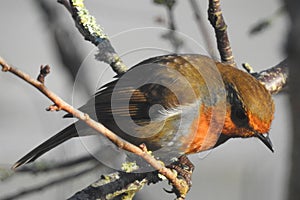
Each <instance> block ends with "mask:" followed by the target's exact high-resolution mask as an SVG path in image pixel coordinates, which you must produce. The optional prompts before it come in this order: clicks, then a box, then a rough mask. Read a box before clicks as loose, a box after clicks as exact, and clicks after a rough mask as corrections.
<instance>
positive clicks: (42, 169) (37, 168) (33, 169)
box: [15, 155, 97, 174]
mask: <svg viewBox="0 0 300 200" xmlns="http://www.w3.org/2000/svg"><path fill="white" fill-rule="evenodd" d="M91 161H95V162H96V161H97V160H95V158H94V157H93V156H91V155H85V156H82V157H80V158H76V159H73V160H68V161H65V162H62V163H56V164H50V163H48V164H46V163H45V164H42V165H40V164H36V165H35V164H34V165H32V166H23V167H21V168H20V169H17V170H16V171H15V172H16V173H33V174H37V173H46V172H52V171H55V170H61V169H66V168H70V167H74V166H77V165H80V164H83V163H87V162H91Z"/></svg>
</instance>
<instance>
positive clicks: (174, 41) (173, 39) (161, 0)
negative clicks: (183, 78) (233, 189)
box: [154, 0, 184, 53]
mask: <svg viewBox="0 0 300 200" xmlns="http://www.w3.org/2000/svg"><path fill="white" fill-rule="evenodd" d="M154 3H156V4H158V5H162V6H164V7H165V8H166V9H167V14H168V29H169V30H168V31H167V32H166V33H164V34H163V35H162V38H163V39H165V40H168V41H169V42H170V43H171V45H172V46H173V49H174V52H175V53H178V52H179V49H180V48H181V47H182V46H183V44H184V42H183V40H182V39H181V38H180V37H179V36H178V34H177V32H176V22H175V17H174V7H175V5H176V0H154Z"/></svg>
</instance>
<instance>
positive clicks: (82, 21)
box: [58, 0, 128, 74]
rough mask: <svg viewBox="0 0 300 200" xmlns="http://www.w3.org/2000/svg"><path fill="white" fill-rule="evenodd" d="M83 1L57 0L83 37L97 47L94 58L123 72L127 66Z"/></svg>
mask: <svg viewBox="0 0 300 200" xmlns="http://www.w3.org/2000/svg"><path fill="white" fill-rule="evenodd" d="M83 1H84V0H70V1H67V0H58V2H59V3H61V4H63V5H64V6H65V7H66V8H67V10H68V11H69V12H70V13H71V15H72V17H73V19H74V22H75V24H76V27H77V29H78V30H79V32H80V33H81V34H82V35H83V37H84V39H86V40H88V41H90V42H92V43H93V44H94V45H95V46H97V47H98V49H99V53H98V54H97V55H96V59H98V60H99V61H103V62H105V63H107V64H109V65H110V66H111V68H112V69H113V70H114V71H115V72H116V73H117V74H123V73H125V72H126V71H127V69H128V67H127V66H126V65H125V64H124V63H123V61H122V59H121V58H120V56H119V55H118V54H117V53H116V51H115V49H114V48H113V46H112V45H111V43H110V40H109V38H108V36H107V35H106V34H105V33H104V31H103V29H102V28H101V27H100V26H99V25H98V24H97V23H96V19H95V18H94V17H93V16H91V15H90V14H89V11H88V10H87V9H86V8H85V6H84V3H83Z"/></svg>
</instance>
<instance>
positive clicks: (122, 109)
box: [13, 54, 274, 168]
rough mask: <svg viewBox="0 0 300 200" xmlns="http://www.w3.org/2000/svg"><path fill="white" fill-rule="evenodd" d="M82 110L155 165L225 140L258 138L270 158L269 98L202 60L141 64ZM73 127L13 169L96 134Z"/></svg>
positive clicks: (250, 81)
mask: <svg viewBox="0 0 300 200" xmlns="http://www.w3.org/2000/svg"><path fill="white" fill-rule="evenodd" d="M80 110H81V111H83V112H86V113H88V114H92V113H93V112H94V114H95V117H96V118H97V120H98V121H99V122H100V123H102V124H103V125H105V126H106V127H107V128H109V129H110V130H112V131H113V132H114V133H116V134H117V135H118V136H120V137H121V138H123V139H125V140H127V141H129V142H131V143H133V144H136V145H140V144H142V143H144V144H146V146H147V148H148V149H149V150H151V151H153V152H154V155H155V152H157V155H159V157H160V158H161V157H164V158H166V159H168V158H169V159H171V157H173V156H180V155H183V154H193V153H197V152H201V151H205V150H208V149H212V148H214V147H216V146H218V145H220V144H222V143H224V142H225V141H227V140H228V139H230V138H249V137H256V138H258V139H260V140H261V141H262V142H263V143H264V144H265V145H266V146H267V147H268V148H269V149H270V150H271V151H273V148H272V143H271V141H270V139H269V137H268V132H269V130H270V126H271V122H272V120H273V116H274V103H273V100H272V98H271V95H270V93H269V92H268V91H267V90H266V88H265V87H264V86H263V85H262V84H261V83H260V82H258V81H257V80H256V79H255V78H254V77H253V76H252V75H251V74H248V73H246V72H243V71H241V70H239V69H237V68H234V67H231V66H228V65H224V64H222V63H220V62H217V61H214V60H212V59H211V58H208V57H206V56H202V55H194V54H186V55H176V54H175V55H165V56H158V57H154V58H150V59H147V60H145V61H142V62H141V63H139V64H137V65H135V66H134V67H132V68H131V69H130V70H128V71H127V72H126V73H124V74H122V75H118V76H116V80H114V81H112V82H110V83H108V84H106V85H104V86H102V87H101V88H100V89H99V91H98V92H97V93H96V94H95V96H94V97H93V98H92V99H90V100H89V101H88V102H87V104H85V105H84V106H82V107H81V108H80ZM65 117H72V116H70V115H66V116H65ZM77 123H79V122H76V123H74V124H71V125H70V126H68V127H67V128H65V129H63V130H62V131H60V132H59V133H57V134H56V135H54V136H53V137H51V138H50V139H48V140H47V141H45V142H44V143H42V144H41V145H39V146H38V147H36V148H35V149H33V150H32V151H31V152H29V153H28V154H26V155H25V156H24V157H22V158H21V159H20V160H18V161H17V162H16V163H15V165H14V166H13V168H17V167H19V166H21V165H23V164H25V163H28V162H32V161H34V160H35V159H37V158H38V157H40V156H41V155H43V154H44V153H46V152H47V151H49V150H51V149H53V148H54V147H56V146H57V145H59V144H61V143H63V142H65V141H67V140H69V139H71V138H73V137H78V136H82V135H90V134H95V133H92V132H93V131H91V128H88V127H85V128H80V127H78V126H77V127H76V125H77ZM89 129H90V130H89ZM77 131H78V132H79V134H78V133H77Z"/></svg>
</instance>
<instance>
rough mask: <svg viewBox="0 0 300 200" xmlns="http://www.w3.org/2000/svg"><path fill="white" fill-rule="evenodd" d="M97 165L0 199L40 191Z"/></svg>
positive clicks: (13, 197) (8, 198)
mask: <svg viewBox="0 0 300 200" xmlns="http://www.w3.org/2000/svg"><path fill="white" fill-rule="evenodd" d="M98 167H99V165H98V164H96V165H94V166H92V167H89V168H87V169H83V170H81V171H79V172H76V173H73V174H69V175H67V176H64V177H59V178H57V179H54V180H52V181H50V182H47V183H44V184H40V185H39V186H36V187H32V188H28V189H24V190H23V191H20V192H18V193H16V194H13V195H10V196H6V197H1V198H0V200H13V199H16V198H19V197H23V196H25V195H29V194H32V193H34V192H38V191H41V190H43V189H45V188H49V187H51V186H54V185H57V184H60V183H63V182H66V181H69V180H71V179H74V178H77V177H79V176H82V175H84V174H87V173H90V172H92V171H93V170H95V169H97V168H98Z"/></svg>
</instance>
